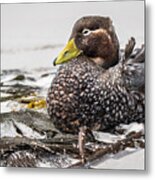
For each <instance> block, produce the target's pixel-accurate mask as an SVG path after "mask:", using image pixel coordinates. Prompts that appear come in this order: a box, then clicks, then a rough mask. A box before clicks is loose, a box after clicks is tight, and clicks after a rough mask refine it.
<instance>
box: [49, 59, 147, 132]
mask: <svg viewBox="0 0 155 180" xmlns="http://www.w3.org/2000/svg"><path fill="white" fill-rule="evenodd" d="M130 60H131V59H130ZM127 65H128V62H126V63H125V64H123V63H122V62H120V63H119V64H118V65H116V66H114V67H112V68H109V69H108V70H104V69H103V68H102V67H100V66H98V65H96V64H95V63H94V62H92V61H90V60H88V59H87V58H86V57H84V56H82V57H78V60H77V59H74V60H72V61H70V62H68V63H67V64H65V65H64V66H63V67H61V68H60V70H59V71H58V74H57V75H56V77H55V78H54V80H53V82H52V85H51V88H50V89H49V92H48V97H47V107H48V113H49V115H50V117H51V119H52V121H53V123H54V124H55V126H56V127H57V128H58V129H59V130H60V131H62V132H67V133H74V134H75V133H78V131H79V127H81V126H87V127H89V128H90V129H92V130H107V129H109V128H113V127H115V126H116V125H119V124H120V123H125V124H128V123H130V122H144V92H140V91H139V90H138V87H137V88H133V89H132V88H130V87H131V85H132V83H131V82H132V81H131V82H130V87H129V86H128V84H129V81H130V80H131V79H132V78H133V77H132V76H131V78H129V76H128V78H126V77H127V76H126V74H127V71H128V74H130V72H129V70H130V69H131V70H132V74H133V71H134V70H135V71H134V72H136V69H134V66H131V64H130V69H129V67H128V68H127ZM130 75H131V74H130ZM143 83H144V82H143Z"/></svg>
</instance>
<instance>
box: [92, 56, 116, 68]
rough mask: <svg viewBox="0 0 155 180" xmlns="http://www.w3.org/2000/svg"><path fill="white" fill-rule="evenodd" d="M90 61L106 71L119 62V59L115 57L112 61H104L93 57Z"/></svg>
mask: <svg viewBox="0 0 155 180" xmlns="http://www.w3.org/2000/svg"><path fill="white" fill-rule="evenodd" d="M90 59H91V60H92V61H93V62H95V63H96V64H97V65H99V66H101V67H102V68H104V69H108V68H110V67H113V66H115V65H116V64H117V63H118V61H119V57H116V58H114V59H104V58H102V57H95V58H94V57H93V58H90Z"/></svg>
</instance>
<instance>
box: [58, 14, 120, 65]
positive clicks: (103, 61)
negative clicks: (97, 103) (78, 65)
mask: <svg viewBox="0 0 155 180" xmlns="http://www.w3.org/2000/svg"><path fill="white" fill-rule="evenodd" d="M80 54H82V55H84V56H87V57H89V58H90V59H91V60H93V61H95V63H97V64H99V65H101V66H102V67H104V68H108V67H111V66H113V65H115V64H117V62H118V60H119V41H118V38H117V35H116V33H115V30H114V27H113V25H112V21H111V19H110V18H108V17H101V16H86V17H83V18H81V19H79V20H78V21H77V22H76V23H75V25H74V27H73V30H72V34H71V36H70V39H69V42H68V44H67V46H66V47H65V49H64V50H63V51H62V52H61V53H60V55H59V56H58V58H57V59H56V60H55V64H60V63H63V62H66V61H68V60H70V59H73V58H75V57H77V56H78V55H80ZM59 57H60V58H59ZM63 58H64V59H65V58H66V59H65V61H61V59H63ZM58 60H59V61H58ZM59 62H60V63H59Z"/></svg>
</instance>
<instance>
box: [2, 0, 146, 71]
mask: <svg viewBox="0 0 155 180" xmlns="http://www.w3.org/2000/svg"><path fill="white" fill-rule="evenodd" d="M86 15H100V16H109V17H110V18H111V19H112V20H113V23H114V26H115V29H116V32H117V34H118V37H119V40H120V44H121V47H124V45H125V44H126V43H127V41H128V39H129V38H130V37H131V36H134V37H135V38H136V42H137V46H140V45H141V44H142V43H144V1H114V2H112V1H111V2H73V3H71V2H68V3H64V2H63V3H60V2H59V3H34V4H33V3H31V4H24V3H23V4H3V5H2V6H1V52H2V53H1V67H2V69H17V68H20V69H24V68H27V69H33V68H39V67H52V66H53V65H52V62H53V59H54V58H55V57H56V56H57V54H58V53H59V51H60V50H61V49H62V48H63V46H64V45H65V44H66V42H67V40H68V38H69V36H70V33H71V29H72V27H73V25H74V23H75V21H76V20H77V19H79V18H81V17H82V16H86Z"/></svg>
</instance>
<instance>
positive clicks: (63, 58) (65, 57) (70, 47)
mask: <svg viewBox="0 0 155 180" xmlns="http://www.w3.org/2000/svg"><path fill="white" fill-rule="evenodd" d="M81 53H82V51H81V50H79V49H78V48H77V47H76V45H75V41H74V38H73V39H71V40H70V41H68V43H67V45H66V47H65V48H64V49H63V50H62V51H61V52H60V54H59V55H58V57H57V58H56V59H55V60H54V62H53V65H54V66H55V65H57V64H62V63H65V62H67V61H69V60H71V59H73V58H76V57H77V56H79V55H80V54H81Z"/></svg>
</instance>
